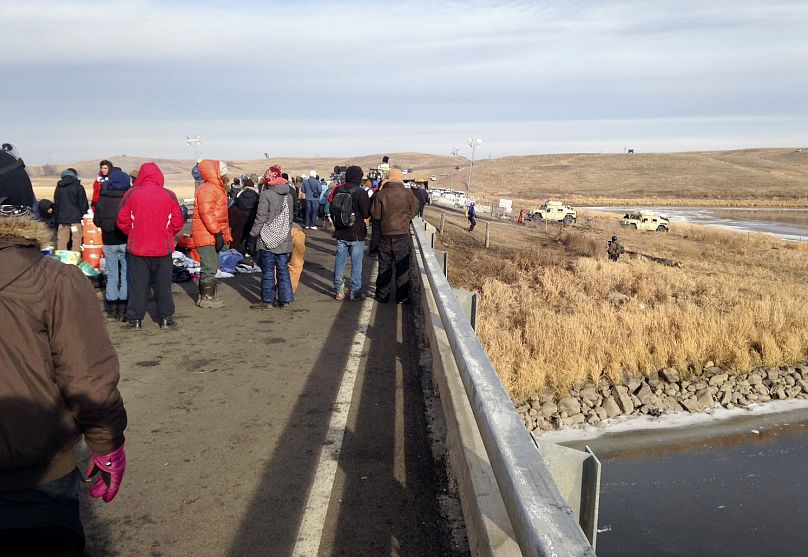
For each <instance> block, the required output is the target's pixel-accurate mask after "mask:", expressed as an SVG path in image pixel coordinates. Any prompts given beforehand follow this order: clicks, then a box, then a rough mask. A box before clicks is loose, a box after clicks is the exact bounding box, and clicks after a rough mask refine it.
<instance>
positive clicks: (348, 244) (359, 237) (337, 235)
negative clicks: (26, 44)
mask: <svg viewBox="0 0 808 557" xmlns="http://www.w3.org/2000/svg"><path fill="white" fill-rule="evenodd" d="M361 182H362V169H361V168H360V167H358V166H349V167H348V169H347V170H346V171H345V185H342V186H339V187H338V188H335V189H334V191H333V192H332V198H331V201H332V205H331V213H332V214H333V215H334V228H335V230H334V234H333V236H332V237H333V238H334V239H335V240H336V241H337V256H336V258H335V259H334V291H335V293H336V294H335V296H334V297H335V298H336V299H337V300H343V299H345V291H344V290H343V274H344V272H345V263H346V261H347V260H348V254H349V253H350V255H351V293H350V297H349V299H350V300H364V299H365V294H364V292H362V258H363V257H364V255H365V238H366V237H367V235H368V229H367V226H365V219H367V218H369V217H370V198H369V197H368V193H367V192H366V191H365V190H364V189H362V187H361V186H360V185H359V184H360V183H361ZM346 192H349V193H350V195H351V205H352V210H353V212H354V222H353V224H352V225H351V226H349V227H345V226H344V224H343V223H342V222H341V218H340V215H337V214H336V211H338V210H339V207H338V206H337V205H335V204H338V203H339V202H338V201H337V196H338V195H340V194H341V193H342V194H344V193H346Z"/></svg>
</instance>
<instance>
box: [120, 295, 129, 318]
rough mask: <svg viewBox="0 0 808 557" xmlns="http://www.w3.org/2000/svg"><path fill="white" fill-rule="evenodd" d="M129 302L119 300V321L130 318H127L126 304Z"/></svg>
mask: <svg viewBox="0 0 808 557" xmlns="http://www.w3.org/2000/svg"><path fill="white" fill-rule="evenodd" d="M128 304H129V300H118V321H120V322H121V323H126V322H127V321H128V319H127V318H126V306H127V305H128Z"/></svg>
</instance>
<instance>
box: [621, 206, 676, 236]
mask: <svg viewBox="0 0 808 557" xmlns="http://www.w3.org/2000/svg"><path fill="white" fill-rule="evenodd" d="M620 225H621V226H628V227H629V228H633V229H634V230H656V231H657V232H667V231H668V219H666V218H665V217H663V216H660V215H659V214H657V213H655V212H654V211H645V210H642V211H631V212H629V213H626V214H625V215H623V218H622V219H620Z"/></svg>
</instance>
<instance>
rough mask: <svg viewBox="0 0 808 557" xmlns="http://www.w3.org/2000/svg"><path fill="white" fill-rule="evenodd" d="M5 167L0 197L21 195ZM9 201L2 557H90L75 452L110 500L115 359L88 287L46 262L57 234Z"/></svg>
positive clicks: (0, 448) (3, 320)
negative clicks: (82, 451)
mask: <svg viewBox="0 0 808 557" xmlns="http://www.w3.org/2000/svg"><path fill="white" fill-rule="evenodd" d="M4 162H5V161H4V160H3V157H2V153H0V194H4V192H6V191H13V190H15V188H18V187H22V186H24V184H22V183H20V184H18V183H17V182H19V180H17V182H15V181H14V180H16V178H15V176H16V175H14V174H13V173H8V172H6V173H4V172H2V170H3V168H2V167H3V163H4ZM29 188H30V186H29ZM26 197H27V198H31V196H22V198H26ZM12 199H13V198H12ZM4 200H5V201H4ZM8 200H9V197H8V196H6V195H0V261H2V263H0V554H2V555H83V554H84V530H83V527H82V524H81V520H80V517H79V492H80V490H81V489H82V488H83V486H84V485H85V484H84V481H83V480H84V477H83V475H82V474H81V472H79V471H78V469H77V463H76V457H75V456H74V454H73V453H74V447H75V446H76V445H77V444H78V443H79V441H81V439H82V438H83V439H84V441H85V443H86V444H87V446H88V447H89V449H90V452H91V453H92V456H91V459H90V467H89V469H88V473H89V474H90V475H92V476H93V479H94V482H95V483H94V484H93V485H92V487H91V489H90V492H91V495H92V496H93V497H101V498H102V499H103V500H104V501H106V502H109V501H111V500H112V499H113V498H114V497H115V495H116V493H117V492H118V489H119V488H120V486H121V480H122V478H123V473H124V469H125V467H126V456H125V454H124V430H125V429H126V410H125V409H124V406H123V401H122V399H121V395H120V393H119V392H118V387H117V385H118V376H119V365H118V356H117V354H116V353H115V349H114V348H113V347H112V343H111V342H110V339H109V335H108V334H107V329H106V324H105V321H104V318H103V316H102V315H101V307H100V304H99V302H98V299H97V298H96V296H95V292H94V291H93V288H92V286H91V284H90V282H89V281H88V280H87V278H86V277H85V276H84V275H83V273H82V272H81V271H80V270H79V269H78V268H77V267H75V266H72V265H65V264H62V263H60V262H59V261H56V260H54V259H51V258H49V257H42V253H41V251H40V250H41V248H42V246H44V245H51V244H52V235H51V232H50V230H49V229H48V228H47V225H46V224H45V223H43V222H41V221H37V220H34V219H33V211H32V207H31V206H30V204H29V205H8V204H6V203H7V202H8ZM32 203H33V201H32Z"/></svg>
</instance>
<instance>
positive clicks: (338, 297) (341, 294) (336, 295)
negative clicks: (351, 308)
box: [334, 290, 345, 300]
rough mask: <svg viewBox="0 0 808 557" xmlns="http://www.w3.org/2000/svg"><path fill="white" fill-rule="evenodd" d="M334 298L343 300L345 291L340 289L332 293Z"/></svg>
mask: <svg viewBox="0 0 808 557" xmlns="http://www.w3.org/2000/svg"><path fill="white" fill-rule="evenodd" d="M334 298H335V299H337V300H344V299H345V291H344V290H340V291H339V292H337V293H336V294H334Z"/></svg>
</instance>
